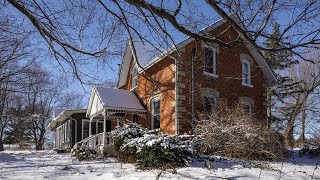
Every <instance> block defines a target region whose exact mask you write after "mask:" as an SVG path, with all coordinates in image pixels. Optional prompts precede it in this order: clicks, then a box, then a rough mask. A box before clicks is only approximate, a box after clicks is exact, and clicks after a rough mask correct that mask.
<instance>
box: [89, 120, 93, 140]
mask: <svg viewBox="0 0 320 180" xmlns="http://www.w3.org/2000/svg"><path fill="white" fill-rule="evenodd" d="M92 119H93V118H90V121H89V137H90V136H91V135H92V130H91V121H92Z"/></svg>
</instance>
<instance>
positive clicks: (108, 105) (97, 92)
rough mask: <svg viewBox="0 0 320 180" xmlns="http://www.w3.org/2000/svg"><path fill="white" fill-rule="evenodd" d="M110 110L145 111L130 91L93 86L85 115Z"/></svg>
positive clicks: (89, 115) (91, 115)
mask: <svg viewBox="0 0 320 180" xmlns="http://www.w3.org/2000/svg"><path fill="white" fill-rule="evenodd" d="M104 109H106V110H107V111H112V112H117V111H119V112H146V111H147V110H146V108H145V107H144V106H143V105H142V103H141V102H140V100H139V98H138V97H137V96H136V95H135V94H134V92H132V91H128V90H122V89H112V88H105V87H94V88H93V89H92V91H91V96H90V100H89V105H88V109H87V117H89V118H91V117H94V116H96V115H98V114H101V113H102V112H103V110H104Z"/></svg>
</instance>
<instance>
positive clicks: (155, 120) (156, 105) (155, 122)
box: [151, 98, 160, 129]
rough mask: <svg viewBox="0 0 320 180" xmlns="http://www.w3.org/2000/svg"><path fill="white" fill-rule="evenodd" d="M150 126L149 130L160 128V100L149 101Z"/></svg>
mask: <svg viewBox="0 0 320 180" xmlns="http://www.w3.org/2000/svg"><path fill="white" fill-rule="evenodd" d="M151 113H152V124H151V126H152V127H151V129H158V128H160V98H154V99H152V100H151Z"/></svg>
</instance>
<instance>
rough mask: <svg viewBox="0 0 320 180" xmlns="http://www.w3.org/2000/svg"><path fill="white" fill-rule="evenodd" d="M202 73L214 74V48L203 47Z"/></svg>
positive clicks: (215, 72)
mask: <svg viewBox="0 0 320 180" xmlns="http://www.w3.org/2000/svg"><path fill="white" fill-rule="evenodd" d="M204 73H205V74H209V75H216V74H217V71H216V49H215V48H212V47H205V48H204Z"/></svg>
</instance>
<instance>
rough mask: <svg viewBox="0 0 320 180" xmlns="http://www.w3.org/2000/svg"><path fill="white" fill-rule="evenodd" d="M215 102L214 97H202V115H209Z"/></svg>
mask: <svg viewBox="0 0 320 180" xmlns="http://www.w3.org/2000/svg"><path fill="white" fill-rule="evenodd" d="M216 103H217V100H216V98H215V97H214V96H206V95H205V96H203V110H204V113H211V112H212V111H213V110H214V109H215V106H216Z"/></svg>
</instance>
